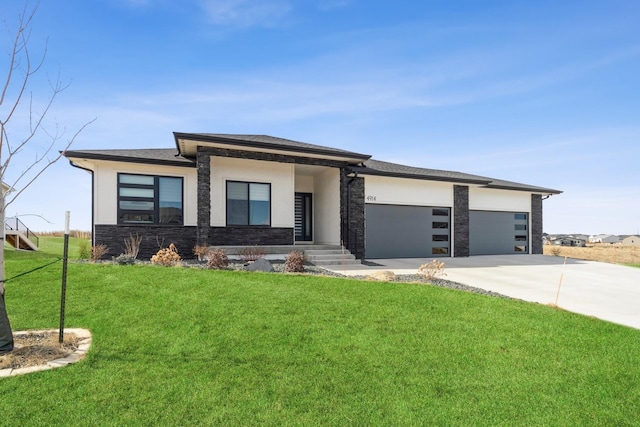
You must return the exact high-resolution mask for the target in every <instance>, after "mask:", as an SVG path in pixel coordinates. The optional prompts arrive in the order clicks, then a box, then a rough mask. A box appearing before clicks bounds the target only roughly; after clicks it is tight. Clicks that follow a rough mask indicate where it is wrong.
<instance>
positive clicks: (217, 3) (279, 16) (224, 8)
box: [200, 0, 291, 27]
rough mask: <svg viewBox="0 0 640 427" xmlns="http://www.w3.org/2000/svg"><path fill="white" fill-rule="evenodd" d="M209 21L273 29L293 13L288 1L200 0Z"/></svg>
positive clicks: (226, 24) (225, 24) (219, 23)
mask: <svg viewBox="0 0 640 427" xmlns="http://www.w3.org/2000/svg"><path fill="white" fill-rule="evenodd" d="M200 5H201V7H202V8H203V9H204V11H205V13H206V14H207V16H208V18H209V20H211V22H213V23H214V24H217V25H224V26H236V27H254V26H262V27H273V26H276V25H278V23H280V22H281V21H282V20H283V19H284V18H285V17H286V16H287V15H288V14H289V12H290V11H291V5H290V4H289V2H288V1H286V0H200Z"/></svg>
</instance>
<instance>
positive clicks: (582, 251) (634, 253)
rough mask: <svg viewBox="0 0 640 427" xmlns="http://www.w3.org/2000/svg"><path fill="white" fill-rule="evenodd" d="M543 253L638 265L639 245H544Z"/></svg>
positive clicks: (639, 264)
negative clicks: (583, 246)
mask: <svg viewBox="0 0 640 427" xmlns="http://www.w3.org/2000/svg"><path fill="white" fill-rule="evenodd" d="M544 254H545V255H551V256H561V257H565V256H566V257H569V258H576V259H584V260H589V261H600V262H609V263H613V264H628V265H637V266H640V246H623V245H611V244H607V243H605V244H592V245H588V246H587V247H585V248H579V247H572V246H556V245H545V246H544Z"/></svg>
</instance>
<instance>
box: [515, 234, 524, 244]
mask: <svg viewBox="0 0 640 427" xmlns="http://www.w3.org/2000/svg"><path fill="white" fill-rule="evenodd" d="M526 241H527V236H526V235H524V236H523V235H521V234H520V235H516V242H526Z"/></svg>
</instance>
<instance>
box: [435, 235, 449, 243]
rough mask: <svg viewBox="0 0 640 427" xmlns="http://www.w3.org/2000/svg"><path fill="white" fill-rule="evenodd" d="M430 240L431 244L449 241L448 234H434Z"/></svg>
mask: <svg viewBox="0 0 640 427" xmlns="http://www.w3.org/2000/svg"><path fill="white" fill-rule="evenodd" d="M431 240H432V241H433V242H448V241H449V235H448V234H434V235H433V236H431Z"/></svg>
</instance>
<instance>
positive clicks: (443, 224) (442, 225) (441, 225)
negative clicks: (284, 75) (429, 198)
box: [431, 221, 449, 228]
mask: <svg viewBox="0 0 640 427" xmlns="http://www.w3.org/2000/svg"><path fill="white" fill-rule="evenodd" d="M431 226H432V227H433V228H449V223H448V222H435V221H434V222H433V223H432V224H431Z"/></svg>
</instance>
